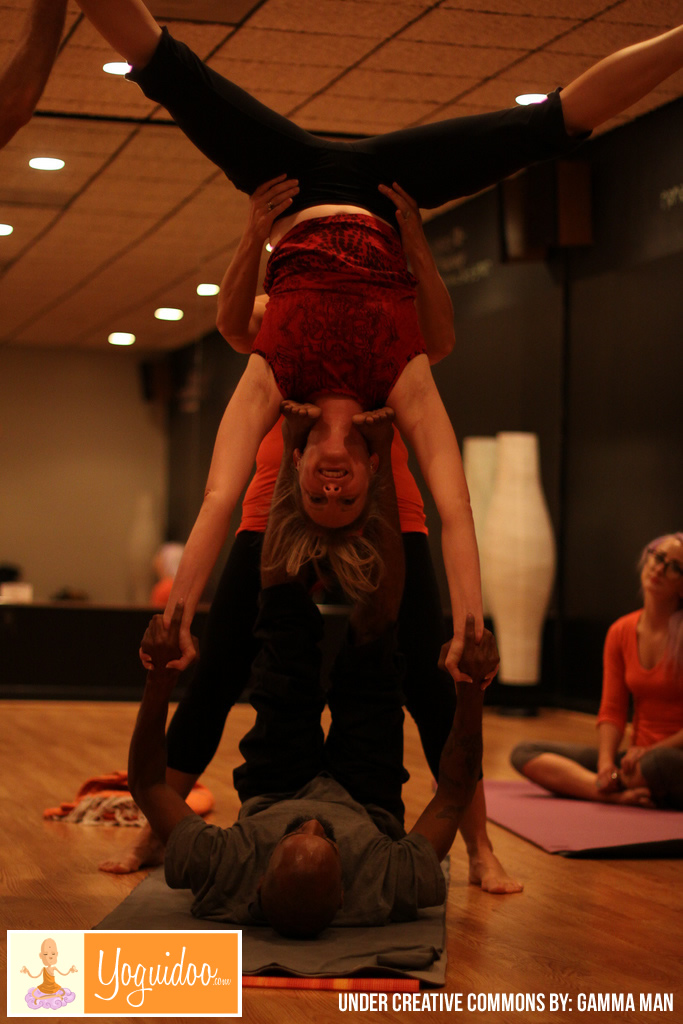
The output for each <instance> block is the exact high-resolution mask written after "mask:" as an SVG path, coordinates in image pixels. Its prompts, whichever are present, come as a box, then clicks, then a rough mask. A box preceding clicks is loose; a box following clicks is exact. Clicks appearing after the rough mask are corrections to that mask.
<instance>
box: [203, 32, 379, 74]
mask: <svg viewBox="0 0 683 1024" xmlns="http://www.w3.org/2000/svg"><path fill="white" fill-rule="evenodd" d="M367 51H368V40H367V39H365V38H358V37H348V36H340V37H337V36H335V35H332V34H330V33H317V34H316V33H308V32H278V31H275V30H272V29H256V28H250V27H249V26H247V27H245V28H242V29H240V31H239V32H237V33H236V34H235V35H234V36H233V37H232V39H229V40H228V41H227V43H226V44H225V45H224V46H223V47H222V48H221V50H220V51H219V53H218V54H217V56H220V57H223V58H226V59H228V60H230V59H233V58H234V59H235V60H255V61H264V60H271V61H273V62H274V63H276V64H293V65H298V64H312V65H314V66H316V67H323V68H324V67H328V68H345V67H346V66H347V65H348V64H353V63H354V62H355V61H357V60H360V58H361V57H363V56H365V54H366V53H367Z"/></svg>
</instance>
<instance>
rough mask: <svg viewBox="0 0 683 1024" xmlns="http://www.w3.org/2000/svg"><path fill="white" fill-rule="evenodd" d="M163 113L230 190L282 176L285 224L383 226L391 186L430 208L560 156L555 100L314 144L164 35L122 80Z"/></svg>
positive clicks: (249, 189)
mask: <svg viewBox="0 0 683 1024" xmlns="http://www.w3.org/2000/svg"><path fill="white" fill-rule="evenodd" d="M128 77H129V78H131V79H132V80H133V81H135V82H137V83H138V84H139V85H140V86H141V88H142V90H143V92H144V93H145V95H146V96H148V97H149V98H150V99H152V100H155V101H156V102H158V103H161V104H163V106H164V107H166V109H167V110H168V111H169V112H170V114H171V115H172V116H173V118H174V120H175V121H176V122H177V124H178V125H179V126H180V128H181V129H182V130H183V132H184V133H185V134H186V135H187V137H188V138H189V139H190V140H191V142H193V143H194V145H195V146H197V148H198V149H200V150H201V151H202V153H204V154H205V155H206V156H207V157H208V158H209V159H210V160H212V161H213V162H214V163H215V164H217V166H218V167H220V168H221V170H222V171H223V172H224V173H225V175H226V176H227V177H228V178H229V179H230V181H232V183H233V184H234V185H235V187H236V188H238V189H240V190H241V191H242V192H246V193H247V194H248V195H251V194H252V193H253V192H254V190H255V189H256V188H258V186H259V185H261V184H263V182H265V181H268V180H269V179H271V178H274V177H276V176H277V175H279V174H283V173H286V174H287V176H288V177H290V178H298V179H299V184H300V192H299V194H298V195H297V196H296V197H295V198H294V202H293V203H292V204H291V205H290V206H289V207H288V209H287V211H286V213H287V214H288V215H289V214H291V213H295V212H297V211H298V210H300V209H305V208H306V207H310V206H316V205H318V204H322V203H344V204H350V205H355V206H361V207H364V208H365V209H367V210H370V211H371V212H372V213H375V214H377V216H380V217H383V218H384V219H385V220H387V221H388V222H389V223H390V224H392V225H393V224H395V212H396V211H395V208H394V205H393V203H392V202H391V201H390V200H389V199H385V198H384V196H382V194H381V193H380V192H378V190H377V186H378V185H379V184H381V183H383V184H391V183H392V182H393V181H398V182H399V183H400V184H401V185H402V186H403V188H405V189H406V190H407V191H408V192H409V193H410V195H412V196H413V198H414V199H415V200H416V201H417V203H418V205H419V206H421V207H423V208H426V209H431V208H434V207H436V206H440V205H441V204H442V203H445V202H447V201H448V200H451V199H457V198H459V197H460V196H466V195H472V194H474V193H475V192H478V191H479V190H480V189H482V188H486V187H487V186H489V185H492V184H494V183H495V182H497V181H501V180H502V179H503V178H505V177H507V176H508V175H509V174H512V173H513V172H515V171H518V170H521V168H523V167H527V166H529V164H532V163H536V162H537V161H539V160H547V159H551V158H553V157H557V156H561V155H564V154H566V153H568V152H570V151H571V150H573V149H574V148H575V147H576V145H577V144H578V143H579V142H580V141H582V139H583V138H585V136H580V137H578V136H577V137H574V138H571V137H569V136H568V135H567V133H566V131H565V127H564V119H563V116H562V104H561V102H560V98H559V92H554V93H551V94H550V96H549V97H548V99H547V101H546V102H545V103H540V104H532V105H531V106H527V107H521V106H517V107H513V108H511V109H509V110H501V111H497V112H495V113H491V114H480V115H475V116H472V117H460V118H453V119H451V120H447V121H439V122H436V123H435V124H428V125H420V126H419V127H416V128H407V129H404V130H402V131H396V132H389V133H387V134H386V135H375V136H372V137H370V138H364V139H360V140H358V141H354V142H340V141H330V140H326V139H321V138H319V137H317V136H315V135H312V134H311V133H310V132H307V131H305V130H304V129H303V128H300V127H299V126H298V125H296V124H294V123H293V122H292V121H289V120H288V119H287V118H285V117H282V116H281V115H280V114H276V113H275V112H274V111H272V110H270V109H269V108H268V107H265V106H264V105H263V104H262V103H259V102H258V100H255V99H254V98H253V97H252V96H250V95H249V94H248V93H246V92H244V90H242V89H240V88H239V87H238V86H236V85H234V84H233V83H232V82H229V81H228V80H227V79H225V78H223V77H222V76H221V75H219V74H218V73H217V72H215V71H213V70H212V69H211V68H208V67H207V66H206V65H205V64H204V63H203V61H201V60H200V59H199V57H197V55H196V54H195V53H193V52H192V50H190V49H189V48H188V47H187V46H185V44H184V43H179V42H178V41H177V40H175V39H173V38H172V36H170V35H169V34H168V33H167V32H166V30H164V33H163V35H162V38H161V41H160V43H159V46H158V47H157V50H156V52H155V53H154V56H153V57H152V59H151V60H150V62H149V63H148V64H147V65H146V67H144V68H142V69H141V70H136V71H132V72H131V73H130V75H129V76H128Z"/></svg>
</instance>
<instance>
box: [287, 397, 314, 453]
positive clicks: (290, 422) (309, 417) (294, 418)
mask: <svg viewBox="0 0 683 1024" xmlns="http://www.w3.org/2000/svg"><path fill="white" fill-rule="evenodd" d="M280 412H281V413H282V415H283V416H284V418H285V422H284V423H283V425H282V434H283V437H284V439H285V444H286V445H287V446H288V447H290V448H291V449H292V450H294V449H295V448H301V449H303V448H305V447H306V438H307V437H308V435H309V434H310V432H311V428H312V426H313V424H314V423H315V421H316V420H317V419H318V417H319V416H320V409H319V408H318V406H317V405H313V404H312V402H294V401H293V400H292V399H291V398H287V399H285V401H284V402H282V403H281V404H280Z"/></svg>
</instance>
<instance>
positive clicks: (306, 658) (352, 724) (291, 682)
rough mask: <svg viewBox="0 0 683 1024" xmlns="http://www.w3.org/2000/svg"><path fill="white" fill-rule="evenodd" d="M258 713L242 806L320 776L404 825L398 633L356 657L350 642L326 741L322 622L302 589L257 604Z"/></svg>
mask: <svg viewBox="0 0 683 1024" xmlns="http://www.w3.org/2000/svg"><path fill="white" fill-rule="evenodd" d="M254 632H255V635H256V637H257V640H258V642H259V644H260V648H261V649H260V651H259V654H258V656H257V658H256V660H255V661H254V672H253V678H252V684H253V686H252V692H251V703H252V705H253V707H254V708H255V709H256V712H257V716H256V722H255V723H254V726H253V728H252V729H251V730H250V731H249V732H248V733H247V735H246V736H245V737H244V739H243V740H242V742H241V743H240V752H241V753H242V755H243V757H244V764H243V765H240V766H239V767H238V768H236V769H235V771H234V773H233V778H234V782H235V789H236V790H237V792H238V794H239V798H240V800H241V801H242V803H244V801H245V800H248V799H249V798H250V797H254V796H260V795H261V794H263V793H290V794H291V793H296V792H298V791H299V790H300V789H302V788H303V787H304V786H306V785H307V784H308V783H309V782H310V781H311V779H314V778H315V777H316V775H318V774H319V773H320V772H327V773H328V774H329V775H331V776H332V778H333V779H335V780H336V781H337V782H338V783H339V784H340V785H341V786H343V787H344V789H345V790H346V791H347V793H349V794H350V795H351V796H352V797H353V799H354V800H357V801H358V803H360V804H363V806H368V805H371V806H379V807H382V808H384V810H386V811H389V813H390V814H391V815H393V817H394V818H396V820H397V821H398V822H399V824H400V825H401V826H402V825H403V801H402V800H401V788H402V786H403V783H404V781H405V780H406V779H407V778H408V775H407V773H406V772H405V770H404V768H403V708H402V707H401V678H402V659H401V658H400V656H398V654H397V651H396V627H395V626H388V627H387V628H386V629H385V630H383V631H382V633H381V635H379V636H377V637H376V638H375V639H374V640H372V641H370V642H368V643H365V644H362V645H361V646H359V647H356V646H354V644H353V643H351V642H350V641H349V638H348V637H347V641H346V643H345V644H344V646H343V647H342V650H341V652H340V653H339V655H338V656H337V658H336V660H335V662H334V666H333V668H332V672H331V686H330V689H329V692H328V693H327V702H328V704H329V706H330V711H331V713H332V723H331V725H330V729H329V732H328V734H327V738H324V737H323V731H322V728H321V725H320V713H321V711H322V709H323V706H324V704H325V694H324V693H323V690H322V688H321V685H320V668H321V664H320V663H321V656H320V647H319V642H320V640H321V638H322V634H323V622H322V616H321V615H320V612H319V611H318V609H317V608H316V606H315V605H314V604H313V601H312V600H311V598H310V597H309V596H308V594H307V593H306V591H305V590H304V588H303V587H302V586H300V585H299V584H298V583H284V584H280V585H278V586H274V587H268V588H267V589H266V590H263V591H261V594H260V596H259V613H258V618H257V620H256V625H255V630H254Z"/></svg>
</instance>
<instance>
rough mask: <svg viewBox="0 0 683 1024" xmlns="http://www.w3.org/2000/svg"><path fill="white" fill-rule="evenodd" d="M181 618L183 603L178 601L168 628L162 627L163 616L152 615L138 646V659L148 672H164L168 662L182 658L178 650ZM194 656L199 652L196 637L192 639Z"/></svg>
mask: <svg viewBox="0 0 683 1024" xmlns="http://www.w3.org/2000/svg"><path fill="white" fill-rule="evenodd" d="M182 618H183V603H182V601H179V602H178V604H177V605H176V606H175V608H174V609H173V615H172V617H171V622H170V625H169V626H168V628H167V627H166V626H165V625H164V617H163V615H154V616H153V617H152V619H151V621H150V623H149V626H148V627H147V629H146V630H145V635H144V636H143V638H142V643H141V644H140V659H141V661H142V664H143V665H144V666H145V668H146V669H147V670H148V671H154V672H159V671H165V670H166V667H167V665H168V663H169V662H170V661H177V660H178V659H179V658H180V657H181V656H182V651H181V649H180V624H181V622H182ZM191 639H192V643H193V645H194V649H195V654H196V653H197V652H198V650H199V644H198V641H197V638H196V637H194V636H193V637H192V638H191Z"/></svg>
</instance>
